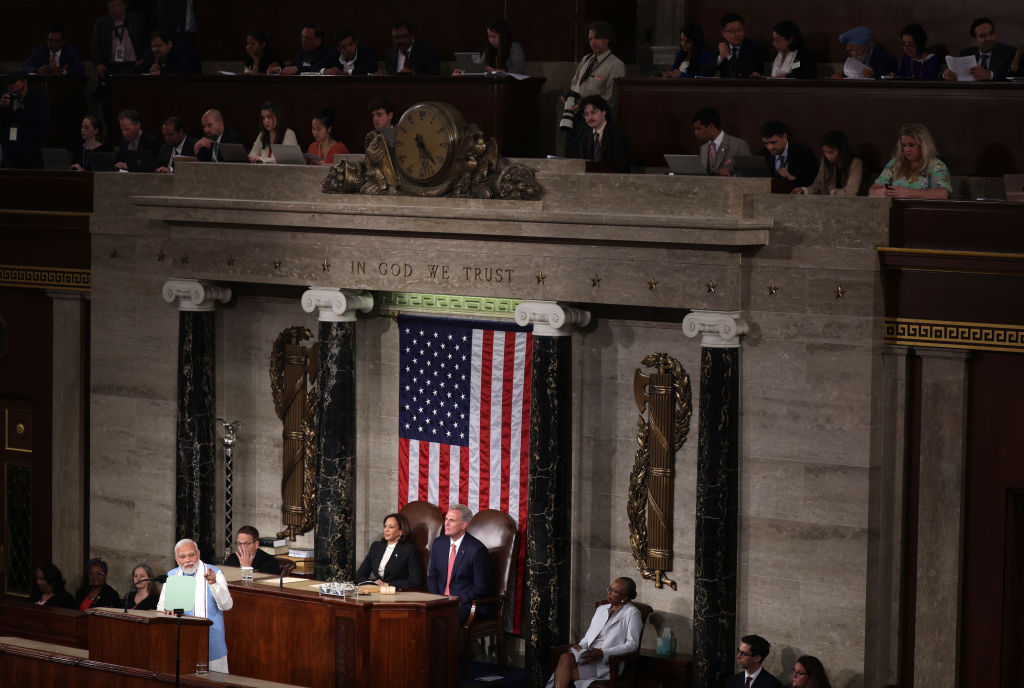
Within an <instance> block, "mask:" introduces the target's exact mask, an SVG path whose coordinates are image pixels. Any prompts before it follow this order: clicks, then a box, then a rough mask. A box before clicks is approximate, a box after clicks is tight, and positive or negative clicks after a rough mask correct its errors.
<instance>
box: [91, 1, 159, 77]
mask: <svg viewBox="0 0 1024 688" xmlns="http://www.w3.org/2000/svg"><path fill="white" fill-rule="evenodd" d="M124 24H125V26H126V27H127V29H128V35H129V36H130V37H131V39H132V47H133V48H134V49H135V57H136V58H137V59H140V60H141V59H142V56H143V55H145V53H146V45H147V44H146V41H148V40H149V34H148V33H147V32H146V20H145V19H143V18H142V15H139V14H136V13H135V12H128V13H127V14H125V16H124ZM113 31H114V20H113V19H111V18H110V15H109V14H105V15H103V16H102V17H100V18H99V19H97V20H96V23H95V24H94V25H93V27H92V53H91V56H92V62H93V64H94V65H104V66H109V63H110V60H111V59H113V55H111V54H110V49H111V47H112V46H111V36H112V35H113V33H112V32H113Z"/></svg>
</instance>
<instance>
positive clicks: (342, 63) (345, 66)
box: [320, 29, 377, 75]
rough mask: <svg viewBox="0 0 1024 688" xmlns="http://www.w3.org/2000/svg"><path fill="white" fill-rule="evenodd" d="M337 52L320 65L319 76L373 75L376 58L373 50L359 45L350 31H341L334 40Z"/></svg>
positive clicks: (375, 68)
mask: <svg viewBox="0 0 1024 688" xmlns="http://www.w3.org/2000/svg"><path fill="white" fill-rule="evenodd" d="M335 46H336V47H337V50H336V51H335V52H334V53H333V54H332V55H329V56H328V57H327V59H326V60H325V61H324V62H322V63H321V64H320V73H321V74H331V75H334V74H373V73H374V72H376V71H377V56H376V55H374V53H373V48H370V47H367V46H365V45H360V43H359V38H358V37H357V36H356V34H355V32H354V31H352V29H342V30H341V31H339V32H338V37H337V39H336V40H335Z"/></svg>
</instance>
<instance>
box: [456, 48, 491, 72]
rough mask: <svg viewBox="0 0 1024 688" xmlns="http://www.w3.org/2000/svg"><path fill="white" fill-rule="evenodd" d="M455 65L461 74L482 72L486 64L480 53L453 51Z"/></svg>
mask: <svg viewBox="0 0 1024 688" xmlns="http://www.w3.org/2000/svg"><path fill="white" fill-rule="evenodd" d="M455 66H456V67H458V68H459V69H461V70H462V73H463V74H483V73H484V67H485V66H486V65H485V64H484V56H483V55H481V54H480V53H455Z"/></svg>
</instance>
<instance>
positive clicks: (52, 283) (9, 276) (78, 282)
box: [0, 265, 92, 291]
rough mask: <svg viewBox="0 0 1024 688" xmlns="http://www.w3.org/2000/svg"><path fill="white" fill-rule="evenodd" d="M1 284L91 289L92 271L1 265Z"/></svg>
mask: <svg viewBox="0 0 1024 688" xmlns="http://www.w3.org/2000/svg"><path fill="white" fill-rule="evenodd" d="M0 284H2V285H3V286H5V287H30V288H36V289H60V290H64V291H91V290H92V271H91V270H77V269H74V268H44V267H36V266H29V265H0Z"/></svg>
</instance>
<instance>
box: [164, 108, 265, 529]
mask: <svg viewBox="0 0 1024 688" xmlns="http://www.w3.org/2000/svg"><path fill="white" fill-rule="evenodd" d="M161 133H162V134H163V137H164V145H162V146H160V153H159V154H157V156H156V171H157V172H174V156H176V155H192V154H193V150H194V149H195V147H196V139H195V138H194V137H192V136H189V135H188V134H186V133H185V123H184V122H182V121H181V119H180V118H179V117H168V118H167V119H165V120H164V123H163V126H162V127H161ZM257 539H258V538H257Z"/></svg>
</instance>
